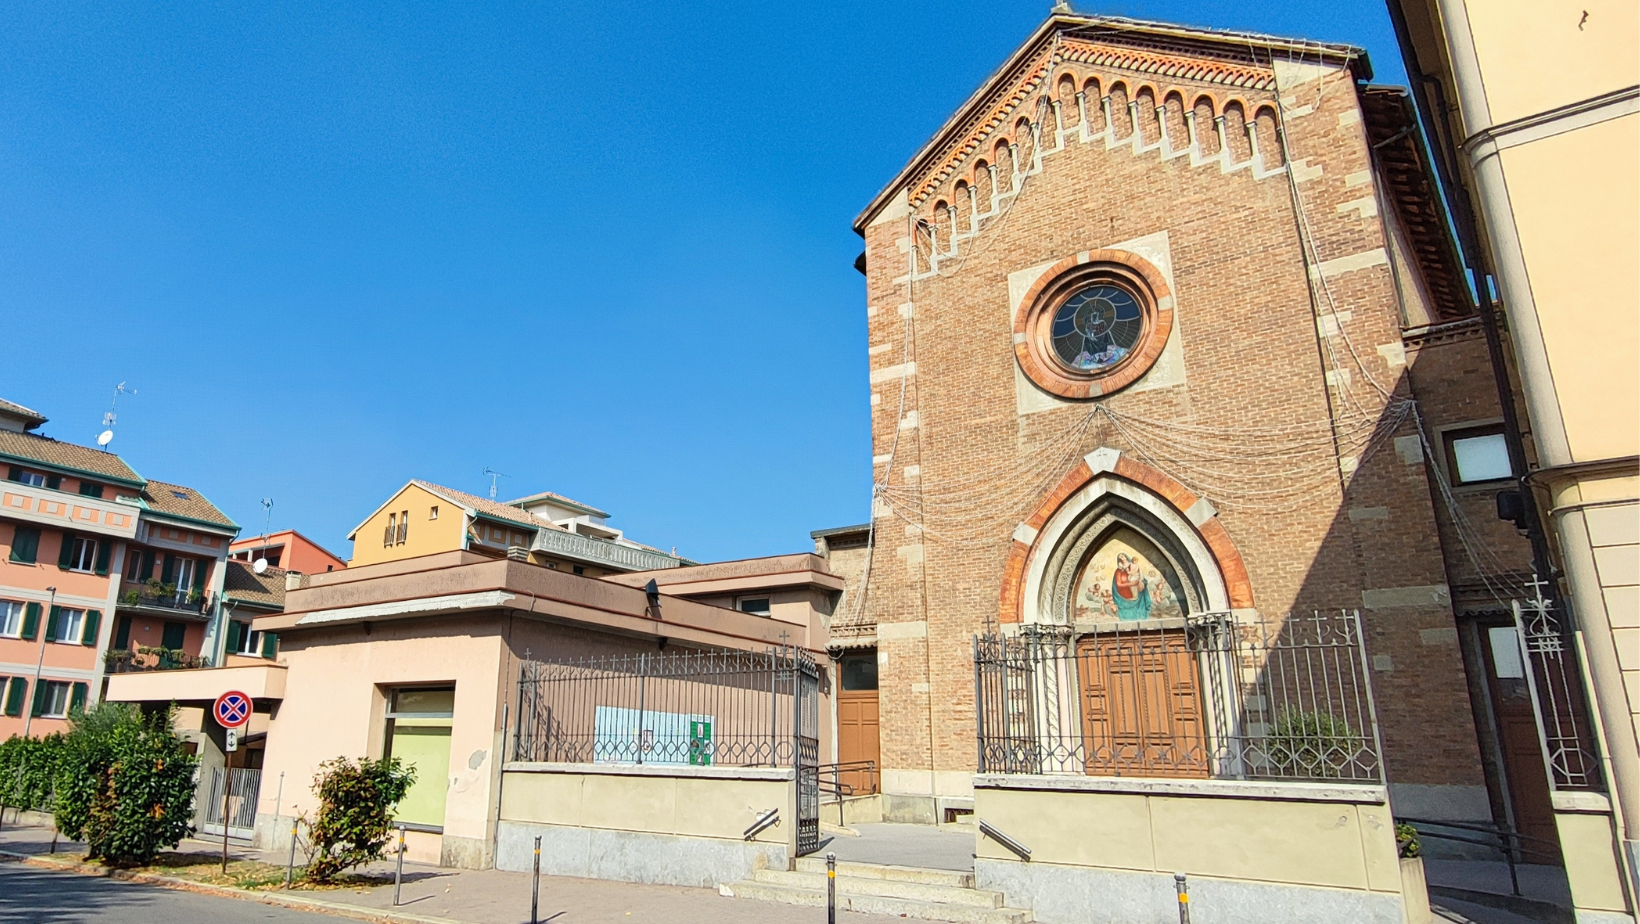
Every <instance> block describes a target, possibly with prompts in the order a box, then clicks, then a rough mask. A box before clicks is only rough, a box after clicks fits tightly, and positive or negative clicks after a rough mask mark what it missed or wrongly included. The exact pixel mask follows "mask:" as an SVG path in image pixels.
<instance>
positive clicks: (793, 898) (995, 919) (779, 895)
mask: <svg viewBox="0 0 1640 924" xmlns="http://www.w3.org/2000/svg"><path fill="white" fill-rule="evenodd" d="M718 892H719V893H720V894H722V895H726V896H728V897H730V898H753V899H758V900H761V901H769V902H783V903H785V904H788V905H817V906H824V905H825V904H826V890H825V888H824V887H821V888H818V889H807V888H795V887H793V886H786V885H775V884H773V883H768V882H759V881H757V880H755V879H752V880H743V881H741V882H732V883H728V884H726V885H720V886H718ZM837 908H838V910H839V911H855V912H859V913H861V914H888V915H894V916H896V917H904V918H916V919H918V920H923V921H949V922H952V924H1027V922H1029V921H1030V920H1031V913H1030V912H1029V911H1021V910H1019V909H1017V908H983V907H979V906H977V905H968V904H957V903H953V902H927V901H918V900H916V899H910V898H891V897H888V896H885V895H859V894H854V893H852V892H845V891H843V890H841V889H839V890H838V893H837Z"/></svg>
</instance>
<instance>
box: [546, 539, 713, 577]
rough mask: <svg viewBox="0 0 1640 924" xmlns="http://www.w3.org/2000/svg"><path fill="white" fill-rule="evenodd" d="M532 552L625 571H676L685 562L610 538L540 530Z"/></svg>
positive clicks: (663, 553)
mask: <svg viewBox="0 0 1640 924" xmlns="http://www.w3.org/2000/svg"><path fill="white" fill-rule="evenodd" d="M530 548H531V550H533V551H536V552H546V553H549V554H552V555H561V556H563V557H565V558H574V559H579V560H580V561H588V562H593V563H595V564H599V565H604V566H606V567H610V568H617V569H620V570H623V571H654V570H657V569H660V568H676V567H678V566H679V565H681V564H683V562H682V561H681V560H679V559H677V558H674V557H673V556H671V555H668V554H666V553H665V552H654V551H650V550H649V549H635V548H633V547H631V546H629V545H621V544H620V543H617V542H611V541H609V540H608V539H593V538H591V537H589V536H582V535H578V534H576V533H571V532H565V531H563V530H558V529H538V530H536V531H535V541H534V542H533V543H532V544H531V545H530Z"/></svg>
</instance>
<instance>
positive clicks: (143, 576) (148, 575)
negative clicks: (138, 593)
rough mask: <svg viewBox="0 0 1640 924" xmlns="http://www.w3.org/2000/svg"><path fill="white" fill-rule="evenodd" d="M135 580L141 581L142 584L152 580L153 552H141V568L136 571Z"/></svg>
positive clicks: (146, 550) (147, 550)
mask: <svg viewBox="0 0 1640 924" xmlns="http://www.w3.org/2000/svg"><path fill="white" fill-rule="evenodd" d="M137 578H138V579H139V580H141V581H144V582H147V581H151V580H153V579H154V550H153V549H143V550H142V565H141V568H140V569H139V570H138V571H137Z"/></svg>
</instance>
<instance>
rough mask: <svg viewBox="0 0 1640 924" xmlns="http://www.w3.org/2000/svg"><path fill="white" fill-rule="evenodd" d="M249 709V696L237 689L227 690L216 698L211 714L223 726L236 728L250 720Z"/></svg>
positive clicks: (250, 707)
mask: <svg viewBox="0 0 1640 924" xmlns="http://www.w3.org/2000/svg"><path fill="white" fill-rule="evenodd" d="M251 709H252V706H251V698H250V697H249V696H246V695H245V694H243V693H241V692H239V691H238V690H229V691H228V692H226V693H224V694H222V695H221V696H218V697H217V698H216V705H215V706H212V707H211V714H212V715H214V716H216V722H217V724H218V725H221V726H222V727H223V728H238V727H239V726H241V725H244V724H245V723H246V722H249V721H250V720H251Z"/></svg>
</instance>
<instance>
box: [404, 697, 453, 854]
mask: <svg viewBox="0 0 1640 924" xmlns="http://www.w3.org/2000/svg"><path fill="white" fill-rule="evenodd" d="M411 721H413V720H406V719H400V720H398V721H396V722H394V723H393V750H392V755H391V756H393V757H397V758H398V759H399V760H401V761H404V763H406V764H407V765H409V766H412V767H415V768H416V782H415V783H414V784H413V785H412V786H411V787H410V792H408V793H407V794H405V797H404V801H403V802H400V803H399V807H398V810H397V811H395V812H394V813H393V814H394V820H395V821H402V822H405V823H407V824H415V825H431V826H432V827H436V828H442V827H443V826H444V795H445V793H446V792H448V791H449V788H450V726H449V724H448V723H446V724H444V725H442V726H440V725H419V724H415V725H412V724H410V722H411Z"/></svg>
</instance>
